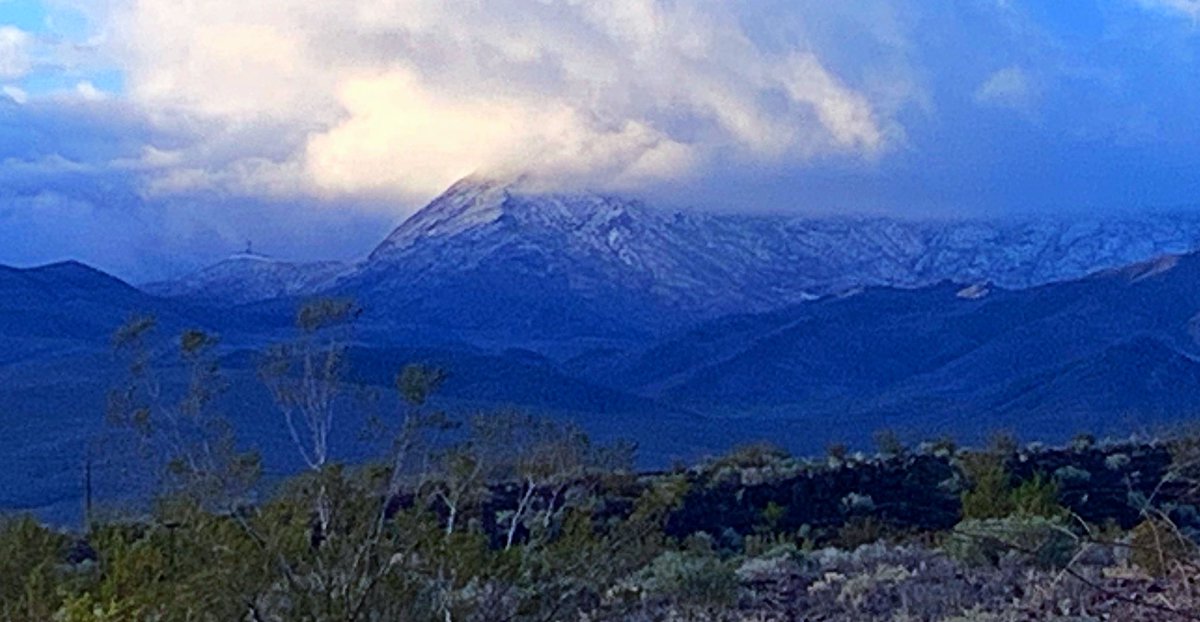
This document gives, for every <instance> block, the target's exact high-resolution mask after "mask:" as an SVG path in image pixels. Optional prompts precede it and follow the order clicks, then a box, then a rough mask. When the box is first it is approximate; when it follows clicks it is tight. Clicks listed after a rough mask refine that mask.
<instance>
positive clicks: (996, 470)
mask: <svg viewBox="0 0 1200 622" xmlns="http://www.w3.org/2000/svg"><path fill="white" fill-rule="evenodd" d="M961 468H962V471H963V474H964V475H965V476H966V478H967V480H968V481H969V482H970V483H971V486H970V488H968V489H967V490H965V491H963V493H962V516H963V519H964V520H982V519H989V518H1003V517H1005V516H1008V515H1010V514H1012V513H1013V512H1014V511H1015V510H1016V505H1015V504H1014V503H1013V499H1012V482H1011V478H1010V476H1009V474H1008V471H1007V470H1006V469H1005V468H1004V457H1003V456H999V455H996V454H990V453H975V454H968V455H967V456H964V457H963V460H962V463H961Z"/></svg>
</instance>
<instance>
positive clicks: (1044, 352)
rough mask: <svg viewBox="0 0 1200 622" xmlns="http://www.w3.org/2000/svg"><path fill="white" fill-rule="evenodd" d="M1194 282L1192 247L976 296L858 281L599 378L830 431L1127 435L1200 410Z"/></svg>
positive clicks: (695, 404)
mask: <svg viewBox="0 0 1200 622" xmlns="http://www.w3.org/2000/svg"><path fill="white" fill-rule="evenodd" d="M1197 284H1200V254H1188V255H1182V256H1178V255H1172V256H1164V257H1161V258H1158V259H1156V260H1152V261H1149V262H1142V263H1138V264H1134V265H1131V266H1128V267H1125V268H1122V269H1116V270H1105V271H1101V272H1098V273H1096V274H1093V275H1090V276H1088V277H1086V278H1083V279H1077V280H1074V281H1067V282H1061V283H1052V284H1047V285H1042V286H1038V287H1034V288H1028V289H1024V290H1004V289H1000V288H990V289H988V290H987V292H986V294H982V295H981V292H980V290H979V289H978V288H963V287H962V286H959V285H954V284H950V283H943V284H939V285H935V286H930V287H924V288H917V289H905V290H901V289H895V288H887V287H879V288H867V289H865V290H863V291H860V292H856V293H854V294H851V295H847V296H830V297H826V298H823V299H821V300H818V301H814V302H810V303H806V304H803V305H796V306H793V307H790V308H787V309H782V310H776V311H773V312H769V313H763V314H743V315H737V316H729V317H725V318H720V319H718V320H714V321H712V322H708V323H704V324H702V325H700V326H698V327H696V328H693V329H691V330H688V331H685V332H683V333H680V334H678V335H676V336H674V337H671V338H669V339H665V340H663V341H662V342H660V343H658V344H656V345H655V346H653V347H651V348H649V349H647V350H645V351H644V352H641V353H639V354H637V355H634V356H633V357H631V358H630V360H629V361H628V363H627V364H626V365H625V366H624V367H622V368H619V369H618V371H616V372H611V371H610V372H609V373H608V375H607V376H596V377H594V379H595V380H597V381H603V382H607V383H608V384H611V385H613V386H625V387H628V388H629V389H630V390H632V391H633V392H635V393H638V394H640V395H643V396H644V397H647V398H653V399H658V400H661V401H662V402H664V403H669V404H674V405H675V406H677V407H680V408H688V409H692V410H693V411H696V412H700V413H704V414H708V415H738V416H759V417H776V418H785V419H793V420H795V419H799V420H806V421H813V422H814V425H815V424H816V422H817V421H820V422H821V424H820V429H821V430H823V431H824V432H828V431H830V430H834V429H838V428H842V429H843V430H847V429H851V428H854V427H858V428H862V429H877V428H879V427H882V426H884V425H898V426H902V427H904V428H906V429H921V430H926V431H928V430H934V429H944V430H947V431H952V432H958V433H964V431H967V430H974V431H976V432H982V431H983V429H984V428H989V427H991V428H994V427H1004V426H1012V427H1014V428H1016V429H1020V430H1021V431H1022V432H1025V433H1029V434H1033V435H1038V434H1049V435H1054V436H1063V435H1066V434H1070V433H1072V432H1074V431H1078V430H1096V431H1099V430H1111V429H1125V430H1128V429H1129V428H1130V427H1131V425H1132V426H1153V425H1155V424H1156V422H1157V423H1162V422H1164V421H1171V420H1178V419H1180V418H1181V417H1186V416H1191V415H1192V414H1194V413H1195V412H1196V411H1197V410H1200V287H1197ZM927 434H928V432H927Z"/></svg>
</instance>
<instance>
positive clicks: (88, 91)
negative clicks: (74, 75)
mask: <svg viewBox="0 0 1200 622" xmlns="http://www.w3.org/2000/svg"><path fill="white" fill-rule="evenodd" d="M75 94H76V95H78V96H79V97H81V98H83V99H84V100H85V101H90V102H95V101H100V100H103V99H107V98H108V94H107V93H105V92H104V91H101V90H100V89H98V88H96V85H95V84H92V83H91V82H90V81H88V80H84V81H82V82H79V83H78V84H76V85H75Z"/></svg>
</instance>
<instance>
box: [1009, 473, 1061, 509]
mask: <svg viewBox="0 0 1200 622" xmlns="http://www.w3.org/2000/svg"><path fill="white" fill-rule="evenodd" d="M1010 498H1011V499H1012V506H1013V512H1014V513H1015V514H1017V515H1019V516H1042V517H1045V518H1056V517H1061V516H1065V515H1066V513H1067V511H1066V509H1065V508H1063V506H1062V504H1061V503H1059V502H1058V482H1056V481H1054V480H1053V479H1050V478H1047V477H1045V476H1043V475H1042V474H1041V473H1035V474H1034V476H1033V477H1032V478H1030V479H1027V480H1025V481H1023V482H1021V484H1020V485H1018V486H1017V487H1016V488H1014V489H1013V491H1012V493H1010Z"/></svg>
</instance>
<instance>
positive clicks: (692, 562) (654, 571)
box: [631, 551, 738, 607]
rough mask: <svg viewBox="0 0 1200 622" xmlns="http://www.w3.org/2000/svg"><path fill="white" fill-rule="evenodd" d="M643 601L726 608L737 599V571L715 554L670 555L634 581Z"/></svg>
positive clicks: (656, 560)
mask: <svg viewBox="0 0 1200 622" xmlns="http://www.w3.org/2000/svg"><path fill="white" fill-rule="evenodd" d="M631 587H634V588H635V589H636V590H637V591H638V592H640V593H641V594H642V595H643V596H644V597H651V598H661V599H664V600H669V601H673V602H681V603H687V604H694V605H702V606H718V607H727V606H730V605H732V603H733V602H734V601H735V599H736V598H737V588H738V580H737V575H736V574H735V568H734V566H733V565H732V564H730V563H729V562H726V561H724V560H722V559H721V558H720V557H718V556H717V555H715V554H712V553H700V552H691V551H667V552H665V553H663V554H661V555H659V556H658V557H656V558H655V559H654V561H653V562H651V563H650V565H649V566H647V567H646V568H643V569H642V570H640V571H639V572H638V573H637V574H635V575H634V576H633V578H632V586H631Z"/></svg>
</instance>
